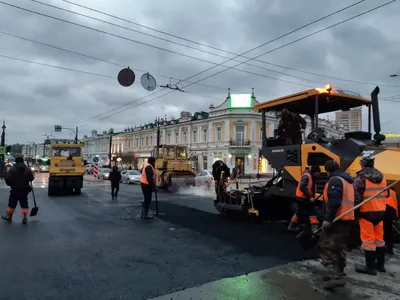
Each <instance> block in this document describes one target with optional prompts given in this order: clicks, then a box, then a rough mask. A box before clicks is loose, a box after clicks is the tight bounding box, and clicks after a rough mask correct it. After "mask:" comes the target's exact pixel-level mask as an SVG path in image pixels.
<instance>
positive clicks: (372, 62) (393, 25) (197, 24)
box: [0, 0, 400, 143]
mask: <svg viewBox="0 0 400 300" xmlns="http://www.w3.org/2000/svg"><path fill="white" fill-rule="evenodd" d="M2 1H4V2H7V3H10V4H13V5H16V6H20V7H23V8H26V9H30V10H34V11H37V12H40V13H42V14H47V15H50V16H53V17H58V18H61V19H64V20H68V21H71V22H75V23H79V24H82V25H85V26H88V27H91V28H93V29H97V30H101V31H106V32H108V33H112V34H115V35H119V36H121V37H123V38H125V39H123V38H118V37H114V36H110V35H107V34H104V33H100V32H96V31H94V30H90V29H87V28H82V27H78V26H75V25H72V24H67V23H65V22H61V21H58V20H54V19H49V18H47V17H43V16H41V15H37V14H34V13H32V12H27V11H23V10H20V9H17V8H13V7H9V6H7V5H4V4H2V3H0V30H1V32H2V33H0V55H3V56H9V57H14V58H18V59H24V60H29V61H35V62H39V63H43V64H49V65H54V66H60V67H64V68H69V69H76V70H81V71H85V72H90V73H96V74H101V75H104V76H103V77H102V76H97V75H89V74H85V73H79V72H74V71H66V70H61V69H56V68H52V67H46V66H41V65H37V64H32V63H28V62H20V61H16V60H12V59H9V58H2V57H0V68H1V72H0V82H1V85H0V99H1V102H0V103H1V108H2V109H1V113H0V117H1V118H2V119H5V120H6V122H7V135H6V140H7V141H6V142H7V143H15V142H20V143H25V142H31V141H36V142H41V141H43V139H44V137H43V135H44V134H52V135H53V136H57V137H71V136H72V134H71V133H70V132H68V131H66V132H65V133H62V134H59V133H54V132H53V127H54V125H62V126H65V127H75V126H77V125H80V127H79V130H80V133H81V134H82V135H83V134H88V133H89V132H90V131H91V130H92V129H96V130H98V131H103V130H108V129H109V128H110V127H112V128H114V130H116V131H117V130H122V129H123V128H124V127H126V126H134V125H138V124H143V123H146V122H149V121H153V120H154V118H155V117H163V116H164V115H165V114H167V115H168V116H175V117H177V116H178V115H179V113H180V112H181V111H183V110H185V111H190V112H195V111H199V110H207V109H208V107H209V105H210V104H214V105H218V104H220V103H222V102H223V101H224V99H225V97H226V95H227V89H228V88H229V87H230V88H231V89H232V92H233V93H250V92H251V88H254V89H255V94H256V96H257V99H258V100H259V101H266V100H268V99H271V98H273V97H278V96H283V95H285V94H289V93H293V92H298V91H301V90H305V89H308V88H312V87H321V86H323V85H324V84H326V83H331V84H332V85H334V86H337V87H340V88H343V89H348V90H352V91H355V92H358V93H360V94H363V95H369V94H370V92H371V91H372V90H373V88H374V87H375V85H376V84H379V85H380V87H381V98H384V97H390V96H394V95H400V76H399V77H397V78H390V77H389V75H390V74H393V73H399V74H400V70H399V68H400V60H399V55H400V35H399V34H398V28H399V27H400V19H399V18H398V16H399V14H400V1H396V2H394V3H392V4H390V5H388V6H386V7H383V8H381V9H379V10H376V11H373V12H371V13H369V14H367V15H364V16H361V17H359V18H357V19H354V20H351V21H349V22H347V23H344V24H342V25H338V26H336V27H333V28H331V29H328V30H326V31H324V32H321V33H318V34H316V35H314V36H311V37H309V38H307V39H304V40H301V41H299V42H297V43H294V44H292V45H288V46H286V47H283V48H281V49H278V50H276V51H273V52H271V53H269V54H266V55H265V56H262V57H260V58H259V59H260V60H262V61H264V62H260V61H251V62H249V63H251V64H253V65H254V66H249V65H245V64H242V65H241V66H238V67H237V68H238V69H241V70H245V71H248V72H251V73H257V74H260V75H262V76H260V75H254V74H249V73H245V72H240V71H237V70H232V69H231V70H228V71H226V72H224V73H221V74H219V75H216V76H214V77H211V78H209V79H207V80H204V81H202V82H201V84H194V85H191V86H190V87H187V88H185V89H184V90H185V92H184V93H182V92H174V93H172V94H170V95H168V96H164V97H162V98H159V99H156V100H154V101H150V102H148V101H149V100H151V99H154V97H156V96H160V95H163V94H165V93H167V92H169V91H168V90H162V88H160V87H158V88H157V89H156V90H155V91H154V92H158V93H157V94H155V95H154V96H148V95H150V94H151V93H153V92H148V91H146V90H145V89H143V88H142V86H141V85H140V77H141V76H142V74H143V72H145V71H148V72H150V74H152V75H153V76H154V77H155V79H156V80H157V84H158V85H165V84H167V83H170V79H169V78H170V77H172V78H175V79H172V81H171V82H172V83H176V82H177V81H176V79H185V78H187V77H190V76H192V75H194V74H196V73H198V72H201V71H203V70H206V69H207V68H210V67H212V66H213V65H214V64H215V63H222V62H224V61H225V60H226V58H232V57H234V56H233V55H232V54H229V53H226V52H224V50H225V51H228V52H230V53H237V54H238V53H243V52H245V51H247V50H249V49H251V48H254V47H256V46H258V45H261V44H263V43H265V42H267V41H269V40H272V39H274V38H276V37H278V36H280V35H282V34H284V33H287V32H289V31H291V30H293V29H296V28H298V27H300V26H302V25H304V24H306V23H309V22H311V21H314V20H316V19H317V18H319V17H322V16H324V15H327V14H329V13H331V12H334V11H336V10H339V9H342V8H344V7H346V6H348V5H350V4H352V3H356V2H358V1H355V0H352V1H350V0H342V1H330V0H307V1H305V0H303V1H300V0H285V1H279V0H268V1H266V0H265V1H260V0H258V1H256V0H246V1H245V0H219V1H215V0H202V1H199V0H172V1H165V0H152V1H143V0H118V1H109V0H96V1H94V0H79V3H80V4H81V5H85V6H89V7H91V8H93V9H97V10H100V11H102V12H106V13H108V14H111V15H115V16H118V17H120V18H123V19H127V20H129V21H131V22H135V23H139V24H142V25H144V26H147V27H151V28H152V29H156V30H159V31H163V32H165V33H169V34H171V35H175V36H178V37H181V38H184V39H186V40H180V39H178V38H174V37H172V36H168V35H165V34H163V33H160V32H156V31H154V30H151V29H146V28H144V27H140V26H138V25H135V24H132V23H129V22H125V21H122V20H118V19H115V18H112V17H110V16H105V15H102V14H99V13H96V12H93V11H90V10H87V9H84V8H80V7H77V6H75V5H72V4H70V3H66V2H64V1H62V0H52V1H51V0H41V1H43V2H44V3H48V4H51V5H54V6H58V7H62V8H64V9H67V10H70V11H73V12H77V13H80V14H85V15H88V16H91V17H95V18H99V19H101V20H104V21H107V22H111V23H114V24H117V25H119V26H124V27H128V28H130V29H132V30H135V31H139V32H142V33H145V34H149V35H152V36H146V35H143V34H140V33H138V32H134V31H130V30H129V29H124V28H121V27H116V26H113V25H110V24H106V23H103V22H100V21H96V20H93V19H88V18H87V17H84V16H82V15H80V16H79V15H76V14H74V13H71V12H66V11H61V10H59V9H56V8H54V7H48V6H45V5H43V4H40V3H37V2H34V1H30V0H2ZM76 1H78V0H76ZM388 1H390V0H367V1H364V2H362V3H361V4H358V5H356V6H354V7H352V8H350V9H347V10H345V11H343V12H342V13H339V14H337V15H334V16H332V17H330V18H328V19H325V20H322V21H320V22H318V23H316V24H314V25H311V26H309V27H307V28H305V29H303V30H301V31H298V32H296V33H293V34H291V35H288V36H286V37H284V38H282V39H279V40H277V41H275V42H273V43H270V44H268V45H266V46H264V47H261V48H260V49H258V50H255V51H252V52H250V53H248V54H246V55H247V56H248V57H254V56H256V55H259V54H261V53H265V52H267V51H270V50H272V49H274V48H277V47H279V46H281V45H284V44H287V43H288V42H291V41H293V40H295V39H298V38H300V37H303V36H305V35H307V34H310V33H312V32H314V31H317V30H319V29H322V28H324V27H326V26H329V25H332V24H334V23H337V22H339V21H342V20H344V19H346V18H349V17H351V16H354V15H357V14H359V13H361V12H363V11H366V10H368V9H371V8H374V7H376V6H378V5H380V4H384V3H385V2H388ZM4 33H7V34H12V35H16V36H19V37H23V38H26V39H31V40H35V41H37V42H40V43H46V44H49V45H52V46H55V47H60V48H65V49H68V50H70V51H74V52H79V53H81V54H84V55H87V56H94V57H96V58H98V59H100V60H103V61H107V62H108V63H107V62H102V61H100V60H95V59H91V58H88V57H84V56H80V55H77V54H72V53H68V52H66V51H61V50H58V49H55V48H50V47H46V46H43V45H40V44H38V43H33V42H30V41H26V40H22V39H19V38H15V37H11V36H9V35H5V34H4ZM157 37H158V39H157ZM159 38H161V39H159ZM127 39H131V40H136V41H140V42H142V43H146V44H148V45H153V46H154V47H157V48H163V49H165V50H161V49H156V48H154V47H150V46H148V45H147V46H146V45H141V44H138V43H135V42H133V41H129V40H127ZM162 39H164V40H162ZM188 40H191V41H194V42H197V43H201V44H204V45H209V46H211V47H214V49H213V48H208V47H206V46H201V45H199V44H195V43H192V42H190V41H188ZM169 41H172V42H175V43H179V44H181V45H177V44H174V43H171V42H169ZM183 45H188V46H189V47H191V48H189V47H184V46H183ZM215 48H218V49H221V50H222V51H218V50H216V49H215ZM195 49H199V50H195ZM168 51H170V52H168ZM202 51H205V52H209V53H205V52H202ZM172 52H177V53H181V54H184V55H186V56H191V57H194V58H198V59H197V60H196V59H194V58H190V57H185V56H182V55H179V54H174V53H172ZM211 53H215V54H216V55H212V54H211ZM221 56H222V57H221ZM224 57H225V58H224ZM201 60H203V61H201ZM237 60H241V61H243V60H244V59H243V58H237ZM206 61H209V62H206ZM265 62H266V63H265ZM213 63H214V64H213ZM237 63H238V62H232V61H231V62H228V63H227V64H226V65H227V66H233V65H234V64H237ZM271 63H272V65H271ZM124 66H129V67H130V68H132V69H133V70H135V72H136V82H135V84H133V85H132V86H131V87H128V88H127V87H122V86H120V85H119V84H118V82H117V79H116V77H117V74H118V72H119V71H120V69H122V67H124ZM283 67H285V68H283ZM223 69H226V68H223V67H221V66H219V67H216V68H214V69H213V70H210V71H208V72H205V73H203V74H201V75H199V76H196V77H193V78H192V79H191V82H193V81H196V80H199V79H202V78H204V77H206V76H208V75H211V74H213V73H216V72H218V71H220V70H223ZM293 69H298V70H300V71H301V72H300V71H296V70H293ZM304 71H305V72H304ZM309 72H311V73H315V74H316V75H312V74H310V73H309ZM282 73H283V74H282ZM320 75H324V76H327V77H323V76H320ZM107 76H109V77H111V78H108V77H107ZM263 76H264V77H263ZM268 77H273V78H276V79H272V78H268ZM299 77H300V78H299ZM335 78H336V79H335ZM339 79H345V80H339ZM351 81H360V82H364V83H367V84H363V83H354V82H351ZM296 83H297V84H296ZM368 83H370V84H368ZM186 84H188V83H187V82H183V83H180V84H179V87H183V86H184V85H186ZM385 85H387V86H385ZM396 86H397V87H396ZM159 90H161V91H159ZM144 96H148V97H147V98H145V99H142V100H140V101H138V102H135V101H136V100H137V99H139V98H141V97H144ZM388 99H389V100H391V101H387V100H388ZM388 99H386V101H382V105H381V113H382V114H381V115H382V117H381V118H382V121H383V130H384V131H385V132H399V129H398V127H399V124H400V123H399V117H398V110H399V108H400V97H394V98H388ZM122 105H125V106H124V107H122V108H118V107H120V106H122ZM116 113H117V114H116ZM99 115H101V116H99ZM364 123H365V122H364Z"/></svg>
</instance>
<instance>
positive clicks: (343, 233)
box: [318, 160, 355, 286]
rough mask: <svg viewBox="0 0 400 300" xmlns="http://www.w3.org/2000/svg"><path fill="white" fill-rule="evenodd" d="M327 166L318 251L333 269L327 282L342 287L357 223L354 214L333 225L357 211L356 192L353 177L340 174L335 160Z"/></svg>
mask: <svg viewBox="0 0 400 300" xmlns="http://www.w3.org/2000/svg"><path fill="white" fill-rule="evenodd" d="M324 167H325V171H326V173H327V175H328V178H329V179H328V182H327V183H326V185H325V187H324V192H323V197H324V202H325V213H324V221H323V223H322V231H321V235H320V238H319V241H318V249H319V253H320V257H321V260H320V262H321V263H322V264H323V265H324V266H326V267H329V268H330V274H329V275H328V276H325V277H324V279H325V280H329V281H331V282H332V283H333V284H334V285H337V286H341V285H344V284H345V282H344V281H342V280H343V277H345V276H346V274H345V272H344V269H345V267H346V246H347V238H348V235H349V233H350V228H351V226H352V224H353V223H354V221H355V214H354V211H352V212H350V213H348V214H346V215H345V216H343V217H342V218H341V219H340V220H338V221H336V222H334V223H333V220H334V219H335V218H336V217H338V216H340V215H341V214H343V213H345V212H347V211H349V210H350V209H352V208H354V200H355V191H354V187H353V185H352V183H353V179H352V177H351V176H350V175H349V174H347V173H346V172H343V171H341V170H340V169H339V164H338V163H337V162H336V161H334V160H330V161H327V162H326V163H325V166H324Z"/></svg>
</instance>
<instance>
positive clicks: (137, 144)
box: [136, 137, 139, 147]
mask: <svg viewBox="0 0 400 300" xmlns="http://www.w3.org/2000/svg"><path fill="white" fill-rule="evenodd" d="M136 147H139V137H136Z"/></svg>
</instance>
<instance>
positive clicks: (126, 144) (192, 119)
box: [86, 95, 344, 173]
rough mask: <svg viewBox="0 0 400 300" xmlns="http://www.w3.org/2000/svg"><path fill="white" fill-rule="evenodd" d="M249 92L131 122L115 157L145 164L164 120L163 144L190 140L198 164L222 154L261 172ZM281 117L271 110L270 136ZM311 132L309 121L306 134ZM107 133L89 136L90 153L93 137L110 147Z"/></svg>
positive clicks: (331, 131) (257, 117)
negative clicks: (244, 97)
mask: <svg viewBox="0 0 400 300" xmlns="http://www.w3.org/2000/svg"><path fill="white" fill-rule="evenodd" d="M232 96H233V95H232ZM248 96H249V97H250V96H251V100H250V101H249V102H246V103H242V104H239V105H238V104H236V105H233V104H232V99H231V97H230V95H229V96H228V97H227V99H226V100H225V101H224V102H223V103H222V104H220V105H219V106H215V107H214V106H213V105H211V106H210V107H209V110H208V112H205V111H200V112H195V113H190V112H186V111H183V112H181V114H180V116H179V118H176V119H171V120H167V119H166V118H164V119H160V120H156V121H154V122H151V123H148V124H141V125H136V126H132V127H127V128H125V129H124V130H123V132H120V133H118V134H114V135H113V138H112V154H113V156H114V157H115V156H119V157H121V156H124V155H125V156H126V155H128V156H129V155H130V156H134V157H135V158H136V159H137V167H138V168H140V167H141V166H142V165H143V164H144V163H145V162H146V159H147V158H148V157H149V156H151V155H152V151H153V149H154V146H156V145H157V128H158V126H159V127H160V144H166V145H184V146H187V147H188V158H189V159H190V160H191V161H192V163H193V165H194V167H195V168H196V169H197V170H202V169H206V170H211V166H212V164H213V163H214V161H215V160H218V159H221V160H223V161H224V162H225V163H227V165H228V166H229V167H230V168H233V167H235V166H236V165H241V166H242V167H243V171H244V172H245V173H257V158H258V150H259V148H260V147H261V136H262V135H261V114H260V113H258V112H257V111H254V110H253V109H252V107H253V105H254V104H257V103H258V101H257V100H256V98H255V97H254V96H253V95H248ZM277 123H278V121H277V120H276V118H275V115H274V114H271V115H268V116H267V124H266V135H267V137H271V136H273V132H274V129H275V128H276V126H277ZM319 127H322V128H324V129H325V131H326V133H327V135H328V136H334V137H338V138H339V137H341V136H342V135H343V134H344V131H343V129H340V128H338V127H337V126H336V125H335V124H334V123H331V122H329V121H327V120H324V119H320V121H319ZM308 132H310V128H309V126H307V130H306V134H307V133H308ZM104 134H105V135H104ZM92 135H93V134H92ZM103 135H104V138H103V139H102V138H98V137H92V138H88V139H87V150H86V153H87V154H88V155H89V156H92V155H93V154H95V153H94V152H96V151H93V150H92V149H93V148H90V147H91V146H90V145H91V143H93V144H96V145H97V146H92V147H94V149H108V148H107V146H106V145H107V143H108V140H109V135H108V136H107V132H105V133H103ZM100 144H101V145H100ZM102 145H103V146H102ZM99 151H100V150H97V152H99ZM97 152H96V153H97ZM102 153H103V156H107V153H108V152H107V151H106V152H102ZM97 155H99V154H98V153H97ZM260 171H261V172H264V173H266V172H271V170H270V168H269V164H268V162H267V161H266V160H263V162H262V166H261V170H260Z"/></svg>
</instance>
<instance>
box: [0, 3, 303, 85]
mask: <svg viewBox="0 0 400 300" xmlns="http://www.w3.org/2000/svg"><path fill="white" fill-rule="evenodd" d="M0 4H4V5H7V6H9V7H13V8H16V9H19V10H23V11H26V12H29V13H33V14H36V15H40V16H42V17H46V18H50V19H53V20H57V21H60V22H64V23H68V24H71V25H74V26H78V27H82V28H85V29H89V30H92V31H95V32H98V33H102V34H105V35H109V36H113V37H116V38H120V39H123V40H126V41H129V42H133V43H137V44H140V45H144V46H147V47H151V48H155V49H158V50H161V51H165V52H169V53H172V54H176V55H180V56H183V57H187V58H191V59H194V60H198V61H201V62H206V63H209V64H213V65H215V66H220V65H221V64H219V63H216V62H212V61H209V60H206V59H202V58H199V57H195V56H191V55H187V54H184V53H180V52H177V51H174V50H170V49H166V48H163V47H159V46H155V45H151V44H148V43H144V42H141V41H138V40H134V39H131V38H128V37H124V36H121V35H118V34H115V33H111V32H108V31H104V30H101V29H97V28H94V27H90V26H86V25H83V24H79V23H76V22H72V21H68V20H65V19H62V18H58V17H54V16H51V15H48V14H45V13H41V12H37V11H34V10H31V9H27V8H24V7H20V6H17V5H14V4H10V3H6V2H4V1H0ZM234 70H235V71H239V72H243V73H247V74H252V75H256V76H261V77H264V78H269V79H272V80H279V81H283V82H286V83H291V84H297V85H303V86H307V85H304V84H302V83H299V82H294V81H289V80H285V79H280V78H276V77H272V76H268V75H264V74H259V73H255V72H251V71H246V70H241V69H234Z"/></svg>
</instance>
